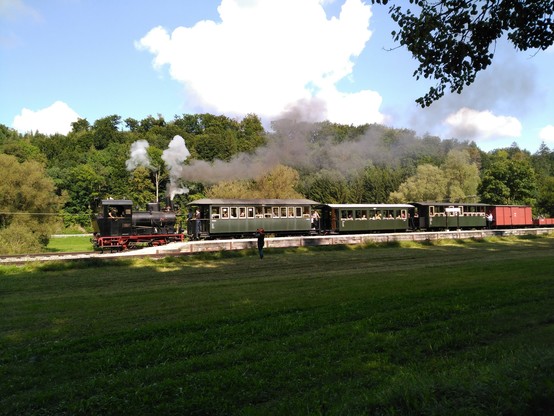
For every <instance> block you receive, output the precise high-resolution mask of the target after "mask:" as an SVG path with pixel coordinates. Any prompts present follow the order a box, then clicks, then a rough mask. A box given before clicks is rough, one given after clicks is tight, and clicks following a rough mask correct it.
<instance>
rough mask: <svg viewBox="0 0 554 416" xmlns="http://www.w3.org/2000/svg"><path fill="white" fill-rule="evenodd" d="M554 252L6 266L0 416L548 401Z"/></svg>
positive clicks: (540, 242)
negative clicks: (0, 415)
mask: <svg viewBox="0 0 554 416" xmlns="http://www.w3.org/2000/svg"><path fill="white" fill-rule="evenodd" d="M553 250H554V238H552V237H548V238H534V239H517V238H510V239H501V240H500V239H495V240H494V241H488V240H483V241H451V242H450V243H449V244H445V243H439V244H429V243H427V244H423V245H421V244H414V243H399V244H396V245H389V246H375V245H368V246H365V247H361V246H354V247H346V246H344V247H338V248H336V247H321V248H318V249H308V248H299V249H286V250H285V249H282V250H277V249H267V250H266V256H265V258H264V260H259V259H258V258H257V255H256V253H255V252H254V251H243V252H232V253H231V252H227V253H219V254H204V255H199V256H194V257H182V258H167V259H164V260H158V261H154V260H124V261H116V262H113V261H102V260H96V259H95V260H93V261H85V262H67V263H49V264H44V265H39V264H36V265H28V266H24V267H14V266H11V267H0V313H1V314H2V320H0V391H1V392H2V394H1V395H0V414H6V415H8V414H10V415H11V414H18V415H19V414H39V415H50V414H52V415H60V414H87V415H88V414H102V415H106V414H117V415H126V414H128V415H137V414H164V415H168V414H169V415H171V414H175V415H183V414H212V415H213V414H222V415H223V414H225V415H228V414H245V415H268V414H271V415H311V414H332V415H335V414H337V415H358V414H364V415H365V414H371V415H374V414H375V415H468V414H471V415H491V414H495V415H535V414H536V415H543V414H552V413H553V412H554V379H553V378H552V374H554V277H553V276H552V270H553V267H554V257H553V256H552V252H553Z"/></svg>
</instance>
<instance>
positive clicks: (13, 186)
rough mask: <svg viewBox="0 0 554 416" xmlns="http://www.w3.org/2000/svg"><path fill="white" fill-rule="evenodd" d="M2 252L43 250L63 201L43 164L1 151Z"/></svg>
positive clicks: (0, 204)
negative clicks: (19, 159)
mask: <svg viewBox="0 0 554 416" xmlns="http://www.w3.org/2000/svg"><path fill="white" fill-rule="evenodd" d="M0 172H2V181H0V252H2V253H5V254H8V253H25V252H32V251H40V250H41V249H42V248H44V247H45V246H46V245H47V244H48V240H49V238H50V234H51V233H52V231H53V229H54V227H55V225H56V223H57V221H58V218H57V213H58V210H59V208H60V206H61V204H62V202H63V200H62V198H60V197H59V196H57V195H56V193H55V192H54V183H53V182H52V180H51V179H49V178H48V177H47V176H46V173H45V171H44V167H43V165H42V164H40V163H38V162H35V161H32V160H31V161H25V162H22V163H20V162H18V161H17V158H16V157H15V156H11V155H0Z"/></svg>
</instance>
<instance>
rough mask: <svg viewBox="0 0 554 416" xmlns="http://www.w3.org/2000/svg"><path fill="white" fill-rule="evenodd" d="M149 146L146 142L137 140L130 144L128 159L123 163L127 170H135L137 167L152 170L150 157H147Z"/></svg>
mask: <svg viewBox="0 0 554 416" xmlns="http://www.w3.org/2000/svg"><path fill="white" fill-rule="evenodd" d="M149 147H150V144H149V143H148V142H147V141H146V140H137V141H136V142H134V143H133V144H131V150H130V157H129V159H128V160H127V161H126V162H125V165H126V166H127V170H129V171H131V170H135V169H136V168H138V167H139V166H144V167H145V168H148V169H151V170H153V169H154V168H153V166H152V163H151V162H150V156H148V148H149Z"/></svg>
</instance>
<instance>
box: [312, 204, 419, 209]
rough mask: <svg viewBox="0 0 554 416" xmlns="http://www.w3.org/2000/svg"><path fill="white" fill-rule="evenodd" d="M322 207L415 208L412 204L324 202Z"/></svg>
mask: <svg viewBox="0 0 554 416" xmlns="http://www.w3.org/2000/svg"><path fill="white" fill-rule="evenodd" d="M320 206H322V207H325V206H327V207H330V208H344V209H364V208H371V209H385V208H413V207H414V206H413V205H410V204H322V205H320Z"/></svg>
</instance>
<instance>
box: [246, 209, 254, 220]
mask: <svg viewBox="0 0 554 416" xmlns="http://www.w3.org/2000/svg"><path fill="white" fill-rule="evenodd" d="M246 214H247V215H248V218H254V207H248V209H247V210H246Z"/></svg>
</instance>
